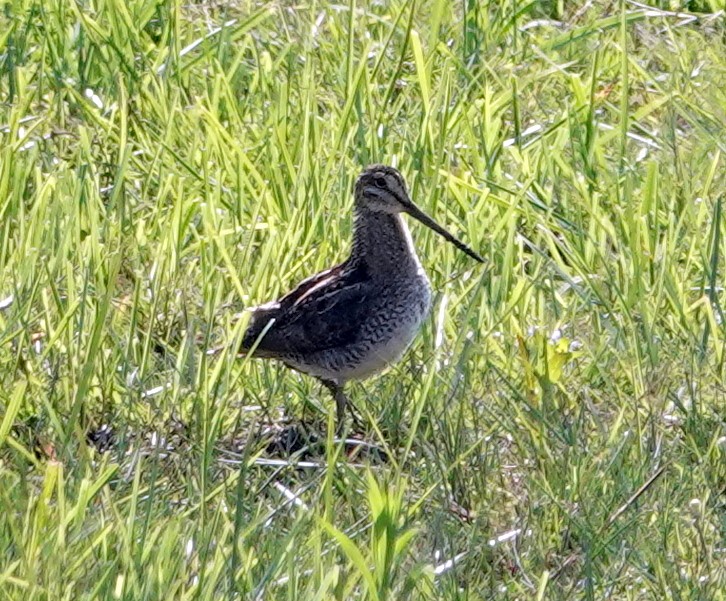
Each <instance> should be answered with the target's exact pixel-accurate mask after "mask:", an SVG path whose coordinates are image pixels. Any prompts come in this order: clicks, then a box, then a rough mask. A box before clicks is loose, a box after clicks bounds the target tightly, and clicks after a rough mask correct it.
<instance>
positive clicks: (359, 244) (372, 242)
mask: <svg viewBox="0 0 726 601" xmlns="http://www.w3.org/2000/svg"><path fill="white" fill-rule="evenodd" d="M351 261H352V262H354V263H364V264H365V266H366V267H367V268H368V270H369V272H371V273H376V272H379V273H380V272H389V271H398V272H400V271H401V270H405V269H414V270H420V269H421V263H420V261H419V259H418V256H417V255H416V249H415V248H414V246H413V240H412V239H411V233H410V232H409V231H408V226H407V225H406V222H405V221H404V220H403V217H402V216H401V215H400V214H389V213H382V212H378V211H369V210H368V209H365V208H360V207H356V209H355V212H354V225H353V249H352V252H351Z"/></svg>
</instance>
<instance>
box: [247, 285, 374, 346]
mask: <svg viewBox="0 0 726 601" xmlns="http://www.w3.org/2000/svg"><path fill="white" fill-rule="evenodd" d="M372 295H373V292H372V290H371V286H370V281H369V280H368V278H367V277H366V276H365V274H363V273H361V272H350V273H348V274H344V275H343V276H342V277H339V278H337V279H334V280H332V281H331V280H326V279H322V280H320V281H319V283H318V284H316V285H315V286H311V287H309V288H308V289H307V290H306V291H305V293H304V294H302V295H298V298H297V299H296V301H295V302H294V303H293V304H291V305H288V306H287V307H283V306H282V305H281V306H280V307H279V308H278V309H277V310H275V311H268V312H266V313H265V314H264V316H263V315H259V316H255V317H254V321H255V322H258V321H259V323H258V325H257V327H256V328H255V329H256V330H257V336H259V334H260V333H261V332H262V331H263V329H264V327H265V326H266V325H267V323H268V322H269V320H270V319H271V318H274V319H275V323H274V324H273V325H272V326H271V327H270V329H269V330H268V331H267V333H266V334H265V336H264V337H263V338H262V339H261V340H260V342H259V344H258V346H257V350H258V351H259V353H260V354H261V355H267V356H275V355H278V354H284V353H311V352H315V351H322V350H326V349H331V348H339V347H343V346H347V345H350V344H353V343H355V342H356V341H357V340H358V337H359V335H360V331H361V323H362V322H363V321H365V320H366V319H367V318H368V313H369V311H370V309H371V300H372ZM258 317H259V318H261V319H258ZM245 338H247V336H245ZM252 342H254V340H253V341H252ZM256 352H257V351H256Z"/></svg>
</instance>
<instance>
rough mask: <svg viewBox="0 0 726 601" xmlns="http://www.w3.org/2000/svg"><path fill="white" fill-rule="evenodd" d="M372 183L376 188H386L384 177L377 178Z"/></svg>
mask: <svg viewBox="0 0 726 601" xmlns="http://www.w3.org/2000/svg"><path fill="white" fill-rule="evenodd" d="M373 183H374V184H375V185H376V188H385V187H386V178H384V177H377V178H376V179H374V180H373Z"/></svg>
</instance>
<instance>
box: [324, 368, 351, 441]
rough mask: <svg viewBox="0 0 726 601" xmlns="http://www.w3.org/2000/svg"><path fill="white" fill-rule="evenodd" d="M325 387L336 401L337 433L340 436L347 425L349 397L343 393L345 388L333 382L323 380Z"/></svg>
mask: <svg viewBox="0 0 726 601" xmlns="http://www.w3.org/2000/svg"><path fill="white" fill-rule="evenodd" d="M321 382H322V383H323V385H324V386H325V387H326V388H327V389H328V390H329V391H330V394H332V395H333V398H334V399H335V420H336V424H335V433H336V434H337V435H340V434H341V433H342V432H343V426H344V425H345V408H346V406H347V405H348V403H349V401H348V397H347V396H346V395H345V392H343V387H342V386H341V385H340V384H338V383H337V382H334V381H333V380H322V379H321Z"/></svg>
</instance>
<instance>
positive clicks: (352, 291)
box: [239, 164, 484, 434]
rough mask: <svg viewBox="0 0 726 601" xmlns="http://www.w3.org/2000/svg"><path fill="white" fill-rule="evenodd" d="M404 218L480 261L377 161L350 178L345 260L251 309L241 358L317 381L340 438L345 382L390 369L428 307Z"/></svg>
mask: <svg viewBox="0 0 726 601" xmlns="http://www.w3.org/2000/svg"><path fill="white" fill-rule="evenodd" d="M404 213H405V214H407V215H409V216H410V217H412V218H414V219H416V220H417V221H419V222H421V223H422V224H424V225H425V226H427V227H428V228H430V229H432V230H433V231H434V232H436V233H437V234H439V235H441V236H442V237H443V238H444V239H446V240H447V241H449V242H451V243H452V244H453V245H454V246H456V247H457V248H458V249H459V250H461V251H463V252H464V253H466V254H467V255H468V256H469V257H471V258H473V259H474V260H476V261H478V262H480V263H484V259H483V258H482V257H481V256H480V255H479V254H477V253H476V252H474V251H473V250H472V249H471V248H469V246H467V245H466V244H464V243H463V242H461V241H460V240H459V239H458V238H456V237H455V236H453V235H452V234H450V233H449V232H448V231H447V230H446V229H444V228H443V227H442V226H441V225H439V224H438V223H437V222H436V221H435V220H434V219H432V218H431V217H429V216H428V215H427V214H426V213H424V212H423V211H422V210H421V209H419V208H418V207H417V206H416V205H415V204H414V203H413V201H412V200H411V198H410V196H409V193H408V189H407V187H406V182H405V180H404V178H403V176H402V175H401V173H400V172H399V171H398V170H397V169H395V168H394V167H390V166H387V165H382V164H374V165H370V166H368V167H367V168H365V169H364V170H363V171H362V173H361V174H360V175H359V176H358V178H357V179H356V182H355V187H354V207H353V242H352V247H351V250H350V254H349V256H348V258H347V259H346V260H345V261H343V262H342V263H340V264H339V265H336V266H335V267H332V268H331V269H327V270H325V271H322V272H320V273H317V274H315V275H313V276H311V277H308V278H307V279H304V280H303V281H301V282H300V283H299V284H298V285H297V286H296V287H295V288H294V289H293V290H291V291H290V292H288V293H287V294H285V295H284V296H282V297H280V298H279V299H277V300H274V301H271V302H268V303H265V304H262V305H259V306H256V307H252V308H250V309H249V311H250V312H251V316H250V319H249V322H248V324H247V328H246V330H245V333H244V334H243V337H242V343H241V348H240V349H239V350H240V354H241V355H242V356H245V355H248V356H250V357H253V358H261V359H276V360H278V361H280V362H282V363H283V364H284V365H286V366H287V367H289V368H292V369H293V370H296V371H298V372H302V373H304V374H307V375H309V376H312V377H314V378H317V379H318V380H320V381H321V382H322V384H323V385H324V386H325V387H326V388H327V389H328V390H329V391H330V393H331V395H332V397H333V399H334V400H335V405H336V433H338V434H340V433H341V432H342V431H343V424H344V422H345V412H346V406H347V405H348V397H347V395H346V393H345V386H346V384H347V383H348V382H350V381H353V380H365V379H367V378H369V377H371V376H373V375H376V374H378V373H379V372H381V371H383V370H385V369H386V368H387V367H389V366H390V365H393V364H394V363H396V362H397V361H398V360H399V359H400V358H401V357H402V355H403V354H404V352H405V351H406V349H407V348H408V347H409V346H410V345H411V343H412V342H413V340H414V338H415V337H416V335H417V333H418V331H419V330H420V328H421V326H422V324H423V322H424V319H425V318H426V316H427V314H428V312H429V310H430V308H431V284H430V282H429V279H428V277H427V275H426V272H425V271H424V269H423V266H422V265H421V261H420V260H419V258H418V255H417V254H416V249H415V247H414V245H413V240H412V238H411V234H410V232H409V229H408V226H407V225H406V222H405V221H404V219H403V218H402V214H404Z"/></svg>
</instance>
